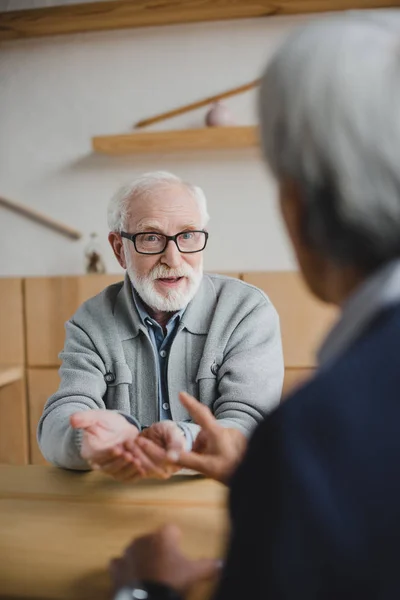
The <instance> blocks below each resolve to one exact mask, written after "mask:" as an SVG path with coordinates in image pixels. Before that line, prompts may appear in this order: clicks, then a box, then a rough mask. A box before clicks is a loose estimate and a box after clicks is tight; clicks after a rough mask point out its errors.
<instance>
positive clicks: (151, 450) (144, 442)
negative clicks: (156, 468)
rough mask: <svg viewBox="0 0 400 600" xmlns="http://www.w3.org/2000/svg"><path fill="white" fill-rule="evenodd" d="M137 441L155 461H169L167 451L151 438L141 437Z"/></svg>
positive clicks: (160, 462)
mask: <svg viewBox="0 0 400 600" xmlns="http://www.w3.org/2000/svg"><path fill="white" fill-rule="evenodd" d="M136 443H137V445H138V446H139V448H141V449H142V450H143V452H145V454H146V455H147V456H148V457H149V458H150V460H152V461H153V462H155V463H159V464H164V463H165V462H166V461H167V453H166V452H165V450H163V449H162V448H160V446H157V444H155V443H154V442H152V441H151V440H149V439H146V438H140V439H138V440H137V442H136Z"/></svg>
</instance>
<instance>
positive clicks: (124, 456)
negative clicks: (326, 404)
mask: <svg viewBox="0 0 400 600" xmlns="http://www.w3.org/2000/svg"><path fill="white" fill-rule="evenodd" d="M70 423H71V427H73V428H74V429H81V430H82V431H83V437H82V446H81V456H82V458H83V459H84V460H86V461H87V462H88V463H89V465H90V466H91V467H92V468H93V469H97V470H101V471H104V472H105V473H107V474H108V475H111V476H112V477H113V478H114V479H117V480H118V481H132V480H135V479H137V478H138V477H139V475H138V471H137V468H136V466H135V464H134V461H133V459H132V456H131V454H130V453H129V452H126V450H125V449H124V444H125V443H127V442H128V441H133V440H135V439H136V438H137V436H138V434H139V431H138V429H137V427H135V426H134V425H132V424H131V423H129V422H128V421H127V420H126V419H125V417H123V416H122V415H120V414H119V413H116V412H113V411H110V410H85V411H80V412H77V413H74V414H73V415H71V417H70Z"/></svg>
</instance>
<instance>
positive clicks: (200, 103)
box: [135, 79, 261, 129]
mask: <svg viewBox="0 0 400 600" xmlns="http://www.w3.org/2000/svg"><path fill="white" fill-rule="evenodd" d="M260 81H261V80H260V79H256V80H255V81H251V82H250V83H245V84H244V85H240V86H239V87H235V88H232V89H230V90H227V91H226V92H221V93H220V94H216V95H215V96H209V97H208V98H203V100H198V101H197V102H192V103H191V104H185V105H184V106H180V107H179V108H174V109H173V110H169V111H168V112H164V113H160V114H159V115H154V117H149V118H148V119H143V120H142V121H138V122H137V123H136V125H135V127H136V128H137V129H139V128H141V127H147V126H148V125H153V123H159V122H160V121H165V120H166V119H170V118H171V117H176V116H178V115H183V114H184V113H186V112H189V111H191V110H195V109H196V108H201V107H202V106H207V104H211V103H212V102H217V101H218V100H222V99H223V98H230V97H231V96H236V95H237V94H242V93H243V92H247V91H248V90H252V89H253V88H255V87H257V86H258V85H259V84H260Z"/></svg>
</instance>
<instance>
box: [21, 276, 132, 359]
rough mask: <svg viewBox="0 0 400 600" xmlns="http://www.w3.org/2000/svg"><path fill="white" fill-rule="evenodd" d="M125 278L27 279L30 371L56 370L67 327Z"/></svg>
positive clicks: (26, 307) (26, 308)
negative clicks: (91, 302)
mask: <svg viewBox="0 0 400 600" xmlns="http://www.w3.org/2000/svg"><path fill="white" fill-rule="evenodd" d="M122 277H123V276H122V275H83V276H81V277H38V278H32V279H27V280H26V282H25V290H26V303H25V310H26V326H27V360H28V365H29V366H31V367H36V366H46V367H48V366H56V365H59V364H60V360H59V359H58V354H59V352H60V351H61V350H62V348H63V346H64V337H65V331H64V324H65V322H66V321H67V320H68V319H69V318H70V317H72V315H73V314H74V313H75V311H76V310H77V309H78V308H79V306H80V305H81V304H82V302H84V301H85V300H87V299H88V298H91V297H92V296H95V295H96V294H98V293H99V292H101V291H102V290H103V289H104V288H105V287H107V286H108V285H111V284H112V283H116V282H118V281H121V279H122Z"/></svg>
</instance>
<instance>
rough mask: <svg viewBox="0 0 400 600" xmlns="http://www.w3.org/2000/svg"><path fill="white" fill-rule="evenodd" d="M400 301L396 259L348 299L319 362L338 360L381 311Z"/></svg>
mask: <svg viewBox="0 0 400 600" xmlns="http://www.w3.org/2000/svg"><path fill="white" fill-rule="evenodd" d="M399 302H400V259H396V260H394V261H392V262H390V263H388V264H386V265H385V266H383V267H382V268H381V269H379V270H378V271H376V272H375V273H374V274H373V275H371V277H369V278H368V279H367V280H366V281H365V282H364V283H362V284H361V286H360V287H359V288H358V289H357V290H356V291H355V292H354V293H353V294H352V295H351V296H350V298H349V299H348V300H347V301H346V302H345V304H344V305H343V307H342V314H341V317H340V319H339V321H338V323H337V324H336V325H335V326H334V327H333V329H332V330H331V332H330V333H329V334H328V336H327V338H326V339H325V341H324V343H323V344H322V346H321V348H320V350H319V352H318V363H319V365H320V366H321V367H325V366H326V365H328V364H330V363H331V362H332V361H334V360H336V359H337V358H338V357H339V356H340V355H341V354H343V353H344V352H345V351H346V350H347V349H348V348H349V347H350V346H351V344H353V343H354V342H355V341H356V340H357V339H358V338H359V337H360V335H361V334H362V333H363V332H364V331H365V330H366V329H367V327H368V325H369V324H370V323H371V321H372V320H373V319H374V318H375V317H376V316H377V315H378V314H379V313H380V312H381V311H382V310H384V309H385V308H388V307H390V306H392V305H394V304H397V303H399Z"/></svg>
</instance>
